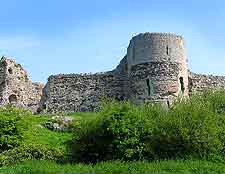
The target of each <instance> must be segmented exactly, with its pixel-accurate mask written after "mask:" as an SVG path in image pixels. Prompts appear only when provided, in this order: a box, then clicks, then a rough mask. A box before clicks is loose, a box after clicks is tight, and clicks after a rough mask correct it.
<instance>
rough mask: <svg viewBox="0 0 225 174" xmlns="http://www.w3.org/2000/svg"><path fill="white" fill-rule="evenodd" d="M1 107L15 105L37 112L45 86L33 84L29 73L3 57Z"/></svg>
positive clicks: (0, 63)
mask: <svg viewBox="0 0 225 174" xmlns="http://www.w3.org/2000/svg"><path fill="white" fill-rule="evenodd" d="M0 82H1V85H0V90H1V93H0V99H1V100H0V101H1V103H0V104H1V105H7V104H13V105H15V106H18V107H23V108H27V109H30V110H32V111H33V112H35V111H36V110H37V108H38V107H39V101H40V99H41V95H42V88H43V86H44V85H42V84H40V83H32V82H31V81H30V80H29V78H28V74H27V72H26V71H25V70H24V69H23V67H22V66H21V65H20V64H17V63H16V62H15V61H14V60H12V59H8V58H5V57H3V58H2V59H1V62H0Z"/></svg>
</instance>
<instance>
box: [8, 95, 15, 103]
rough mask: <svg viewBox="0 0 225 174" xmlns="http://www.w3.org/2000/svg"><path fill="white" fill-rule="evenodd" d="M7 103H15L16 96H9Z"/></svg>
mask: <svg viewBox="0 0 225 174" xmlns="http://www.w3.org/2000/svg"><path fill="white" fill-rule="evenodd" d="M9 103H11V104H15V103H17V96H16V95H15V94H12V95H10V96H9Z"/></svg>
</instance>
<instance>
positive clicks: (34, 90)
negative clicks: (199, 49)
mask: <svg viewBox="0 0 225 174" xmlns="http://www.w3.org/2000/svg"><path fill="white" fill-rule="evenodd" d="M187 61H188V59H187V56H186V53H185V44H184V40H183V38H182V37H181V36H178V35H175V34H170V33H143V34H139V35H137V36H135V37H133V38H132V39H131V41H130V44H129V46H128V49H127V54H126V55H125V57H124V58H123V59H122V60H121V62H120V64H119V65H118V66H117V67H116V68H115V69H114V70H113V71H108V72H104V73H96V74H59V75H52V76H50V77H49V78H48V82H47V84H46V85H45V86H44V85H42V84H39V83H32V82H31V81H30V80H29V79H28V77H27V74H26V72H25V71H24V70H23V68H22V67H21V66H20V65H18V64H16V63H15V62H14V61H12V60H10V59H6V58H3V59H2V60H1V64H0V80H1V83H0V99H1V103H0V104H1V105H5V104H8V103H12V104H15V105H17V106H22V107H25V108H30V109H31V110H33V111H34V112H35V111H37V110H38V111H43V110H45V111H47V112H50V113H54V112H83V111H94V110H96V109H97V108H98V106H99V103H100V102H101V99H102V97H109V98H115V99H117V100H129V101H131V102H133V103H137V104H138V103H142V102H145V103H148V102H159V103H161V104H163V105H166V106H170V105H171V103H172V102H173V101H174V99H176V98H177V97H178V96H180V97H187V96H189V95H191V94H192V93H193V92H195V91H202V90H204V89H205V88H217V87H220V88H225V77H224V76H212V75H201V74H195V73H191V72H190V71H189V70H188V66H187Z"/></svg>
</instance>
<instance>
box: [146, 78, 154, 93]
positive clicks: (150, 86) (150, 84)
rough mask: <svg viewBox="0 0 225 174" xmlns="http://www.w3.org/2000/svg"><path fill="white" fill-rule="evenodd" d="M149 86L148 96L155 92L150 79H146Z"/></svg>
mask: <svg viewBox="0 0 225 174" xmlns="http://www.w3.org/2000/svg"><path fill="white" fill-rule="evenodd" d="M146 83H147V88H148V96H151V95H152V94H153V86H152V83H151V81H150V80H149V79H146Z"/></svg>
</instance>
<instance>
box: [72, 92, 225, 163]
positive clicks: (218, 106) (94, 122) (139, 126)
mask: <svg viewBox="0 0 225 174" xmlns="http://www.w3.org/2000/svg"><path fill="white" fill-rule="evenodd" d="M221 96H224V98H225V92H224V91H213V92H208V91H206V92H205V93H202V94H196V95H194V96H192V97H191V98H190V100H181V101H178V102H175V103H174V105H173V106H172V108H170V109H169V110H164V109H163V108H161V107H160V106H157V105H144V104H143V105H139V106H135V105H133V104H130V103H128V102H115V101H112V102H107V103H104V104H103V106H102V108H101V111H100V113H99V116H97V119H96V118H94V119H88V120H84V121H82V122H81V123H80V126H79V127H76V128H75V129H74V135H75V137H74V139H73V142H72V144H71V153H72V159H73V160H75V161H84V162H87V161H88V162H97V161H104V160H112V159H120V160H142V159H147V160H153V159H171V158H184V157H186V156H190V155H191V156H195V157H203V156H207V155H208V154H221V153H224V145H225V131H224V130H225V121H224V120H225V119H224V112H223V111H224V110H225V109H224V107H225V99H224V98H223V97H221Z"/></svg>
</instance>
